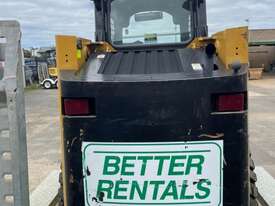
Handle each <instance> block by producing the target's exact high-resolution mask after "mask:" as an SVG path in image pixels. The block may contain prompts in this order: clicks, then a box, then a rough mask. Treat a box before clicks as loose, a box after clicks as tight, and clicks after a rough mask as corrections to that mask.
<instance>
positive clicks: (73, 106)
mask: <svg viewBox="0 0 275 206" xmlns="http://www.w3.org/2000/svg"><path fill="white" fill-rule="evenodd" d="M63 108H64V109H63V112H64V115H70V116H85V115H90V114H91V109H90V101H89V99H64V100H63Z"/></svg>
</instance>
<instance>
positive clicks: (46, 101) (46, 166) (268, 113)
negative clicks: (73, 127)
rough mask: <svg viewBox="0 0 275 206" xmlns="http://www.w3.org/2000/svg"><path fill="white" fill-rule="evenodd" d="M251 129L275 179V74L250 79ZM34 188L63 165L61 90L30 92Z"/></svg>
mask: <svg viewBox="0 0 275 206" xmlns="http://www.w3.org/2000/svg"><path fill="white" fill-rule="evenodd" d="M249 90H250V92H249V100H250V101H249V108H250V111H249V131H250V140H251V141H250V142H251V148H252V152H253V157H254V159H255V161H256V165H258V166H263V167H264V168H265V169H266V170H267V171H268V172H269V173H270V174H271V175H273V177H274V178H275V132H274V131H273V129H275V76H274V77H270V76H267V77H265V78H264V79H263V80H258V81H250V82H249ZM25 96H26V117H27V135H28V154H29V179H30V190H31V191H33V190H34V189H35V188H36V187H37V186H38V185H39V183H40V182H41V181H42V180H43V179H45V178H46V177H47V175H48V174H49V173H50V172H51V171H52V170H55V169H56V170H57V169H59V167H60V140H59V134H60V132H59V117H58V103H57V90H42V89H39V90H29V91H26V95H25Z"/></svg>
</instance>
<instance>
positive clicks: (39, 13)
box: [0, 0, 275, 47]
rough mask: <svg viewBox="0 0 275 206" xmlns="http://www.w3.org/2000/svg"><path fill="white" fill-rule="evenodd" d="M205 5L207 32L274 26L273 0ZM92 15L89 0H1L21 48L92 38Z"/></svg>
mask: <svg viewBox="0 0 275 206" xmlns="http://www.w3.org/2000/svg"><path fill="white" fill-rule="evenodd" d="M134 1H136V0H134ZM168 1H169V0H168ZM207 7H208V25H209V31H210V33H213V32H216V31H220V30H222V29H224V28H227V27H235V26H243V25H247V24H248V23H247V22H246V21H245V20H246V19H249V20H250V23H249V25H250V27H251V28H253V29H259V28H275V12H274V8H275V1H274V0H261V1H259V0H232V1H230V0H207ZM92 16H93V9H92V5H91V2H90V1H89V0H0V20H3V19H16V20H18V21H19V22H20V23H21V25H22V31H23V46H24V47H39V46H52V45H54V36H55V34H74V35H77V36H81V37H88V38H93V36H94V23H93V22H92V19H93V18H92Z"/></svg>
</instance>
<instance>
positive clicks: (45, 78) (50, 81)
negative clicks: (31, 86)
mask: <svg viewBox="0 0 275 206" xmlns="http://www.w3.org/2000/svg"><path fill="white" fill-rule="evenodd" d="M42 70H43V69H42ZM40 76H42V77H40V79H41V80H40V85H42V86H43V88H45V89H51V88H57V82H58V69H57V68H56V67H50V68H48V69H47V71H46V72H45V71H44V73H42V75H40Z"/></svg>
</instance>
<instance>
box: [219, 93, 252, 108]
mask: <svg viewBox="0 0 275 206" xmlns="http://www.w3.org/2000/svg"><path fill="white" fill-rule="evenodd" d="M246 107H247V106H246V94H245V93H237V94H221V95H216V96H215V111H216V112H238V111H243V110H245V109H246Z"/></svg>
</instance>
